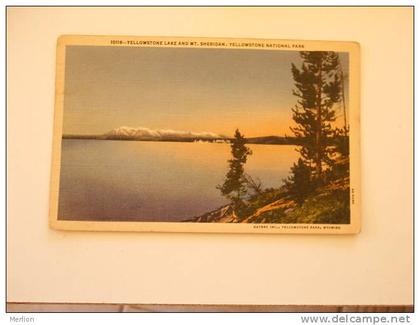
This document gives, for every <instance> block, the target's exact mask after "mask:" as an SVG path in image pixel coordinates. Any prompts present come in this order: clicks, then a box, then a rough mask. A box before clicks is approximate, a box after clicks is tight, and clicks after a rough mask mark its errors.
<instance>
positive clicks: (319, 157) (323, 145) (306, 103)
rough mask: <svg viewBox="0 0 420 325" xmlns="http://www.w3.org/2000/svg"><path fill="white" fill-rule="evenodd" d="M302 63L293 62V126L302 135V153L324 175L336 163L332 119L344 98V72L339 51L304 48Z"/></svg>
mask: <svg viewBox="0 0 420 325" xmlns="http://www.w3.org/2000/svg"><path fill="white" fill-rule="evenodd" d="M300 56H301V58H302V61H303V62H302V66H301V68H300V69H299V68H298V67H296V65H294V64H293V63H292V74H293V79H294V80H295V87H296V88H295V89H294V90H293V94H294V95H295V96H297V97H298V101H297V104H296V105H295V107H294V108H292V111H293V120H294V121H295V122H296V124H297V126H296V127H292V128H291V130H292V131H293V133H294V135H295V137H296V138H297V139H298V141H299V143H300V144H301V146H300V149H299V151H300V154H301V156H302V158H303V160H304V161H305V163H306V164H307V165H308V166H310V167H311V168H312V169H313V170H314V172H315V175H314V176H315V178H316V179H317V180H321V179H322V173H323V165H324V164H328V165H331V164H332V156H333V155H334V148H333V147H331V142H332V137H333V136H334V130H333V127H332V126H331V122H333V121H335V119H336V115H335V110H334V107H333V106H334V104H335V103H337V102H339V101H340V100H341V94H342V91H341V88H342V86H341V85H342V82H341V73H340V69H339V68H340V67H339V60H338V54H337V53H336V52H319V51H311V52H309V51H302V52H300Z"/></svg>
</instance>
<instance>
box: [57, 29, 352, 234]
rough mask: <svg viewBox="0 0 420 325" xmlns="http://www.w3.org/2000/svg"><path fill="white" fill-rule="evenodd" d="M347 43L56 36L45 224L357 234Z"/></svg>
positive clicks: (71, 227) (89, 228)
mask: <svg viewBox="0 0 420 325" xmlns="http://www.w3.org/2000/svg"><path fill="white" fill-rule="evenodd" d="M359 61H360V57H359V45H358V44H357V43H355V42H338V41H337V42H336V41H301V40H260V39H211V38H188V37H179V38H172V37H171V38H168V37H131V36H73V35H68V36H61V37H60V38H59V39H58V43H57V69H56V102H55V122H54V123H55V124H54V142H53V159H52V178H51V200H50V225H51V227H52V228H54V229H61V230H84V231H99V230H101V231H153V232H227V233H304V234H354V233H358V232H359V231H360V167H359V163H360V148H359V147H360V146H359V123H360V122H359V96H360V90H359V86H360V82H359V74H360V71H359V69H360V62H359Z"/></svg>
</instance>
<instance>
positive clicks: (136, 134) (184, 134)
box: [103, 126, 227, 140]
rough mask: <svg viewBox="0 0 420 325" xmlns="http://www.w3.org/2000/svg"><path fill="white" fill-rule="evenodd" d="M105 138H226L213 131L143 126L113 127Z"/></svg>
mask: <svg viewBox="0 0 420 325" xmlns="http://www.w3.org/2000/svg"><path fill="white" fill-rule="evenodd" d="M103 137H105V138H107V139H115V138H117V139H139V140H143V139H144V140H149V139H174V138H181V139H191V138H194V139H220V138H227V137H225V136H222V135H219V134H216V133H213V132H192V131H177V130H171V129H158V130H153V129H149V128H145V127H137V128H133V127H129V126H121V127H118V128H116V129H113V130H111V131H109V132H107V133H105V134H104V135H103Z"/></svg>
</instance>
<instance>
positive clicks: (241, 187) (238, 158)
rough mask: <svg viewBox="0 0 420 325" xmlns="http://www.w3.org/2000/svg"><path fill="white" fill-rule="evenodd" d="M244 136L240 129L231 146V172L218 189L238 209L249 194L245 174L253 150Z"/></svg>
mask: <svg viewBox="0 0 420 325" xmlns="http://www.w3.org/2000/svg"><path fill="white" fill-rule="evenodd" d="M245 143H246V141H245V138H244V136H243V135H242V134H241V133H240V132H239V130H238V129H236V131H235V136H234V139H233V141H232V144H231V153H232V159H229V160H228V162H229V171H228V172H227V174H226V179H225V182H224V183H223V185H221V186H218V187H217V188H218V189H219V190H220V191H221V193H222V194H223V195H224V196H225V197H227V198H228V199H229V200H231V202H232V203H233V204H234V207H235V208H237V207H239V206H240V205H241V204H242V199H243V196H244V195H245V194H246V192H247V180H246V177H245V174H244V164H245V163H246V161H247V157H248V155H251V154H252V152H251V150H250V149H249V148H248V147H247V146H246V145H245Z"/></svg>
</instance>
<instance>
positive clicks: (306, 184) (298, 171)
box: [285, 158, 315, 205]
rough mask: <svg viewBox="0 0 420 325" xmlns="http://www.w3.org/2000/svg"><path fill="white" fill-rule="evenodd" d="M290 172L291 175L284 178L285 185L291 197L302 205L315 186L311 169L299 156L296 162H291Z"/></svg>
mask: <svg viewBox="0 0 420 325" xmlns="http://www.w3.org/2000/svg"><path fill="white" fill-rule="evenodd" d="M291 172H292V175H291V176H289V177H288V178H287V180H285V185H286V188H287V190H288V194H289V195H290V196H291V197H292V199H293V200H294V201H295V202H296V203H297V204H299V205H302V204H303V202H304V201H305V199H306V198H307V197H308V195H309V194H310V193H311V192H312V191H313V190H314V187H315V186H314V185H315V184H314V182H313V180H312V177H311V173H312V170H311V168H310V167H309V166H308V165H306V164H305V162H304V161H303V159H302V158H299V160H298V162H297V164H296V163H294V164H293V167H292V168H291Z"/></svg>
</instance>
